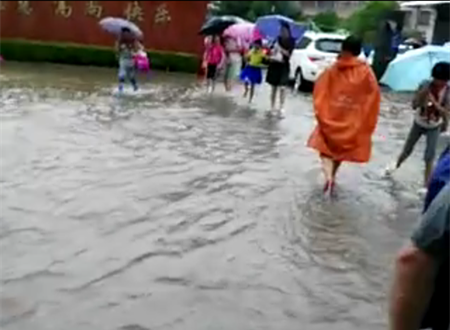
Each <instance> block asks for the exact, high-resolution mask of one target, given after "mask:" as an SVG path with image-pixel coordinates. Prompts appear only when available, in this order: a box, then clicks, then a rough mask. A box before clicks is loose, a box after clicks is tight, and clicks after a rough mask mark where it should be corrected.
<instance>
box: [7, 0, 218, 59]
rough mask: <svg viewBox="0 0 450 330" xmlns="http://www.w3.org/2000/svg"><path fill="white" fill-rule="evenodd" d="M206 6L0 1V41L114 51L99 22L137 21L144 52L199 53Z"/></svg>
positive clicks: (193, 3) (203, 3)
mask: <svg viewBox="0 0 450 330" xmlns="http://www.w3.org/2000/svg"><path fill="white" fill-rule="evenodd" d="M208 2H209V1H1V2H0V37H1V38H8V39H28V40H35V41H49V42H52V41H53V42H69V43H78V44H90V45H99V46H112V45H113V44H114V41H115V40H114V38H113V37H112V36H111V35H108V34H107V33H106V32H104V31H102V30H101V29H100V27H99V25H98V21H99V20H100V19H101V18H103V17H107V16H114V17H124V18H127V19H129V20H131V21H133V22H135V23H136V24H137V25H138V26H139V27H140V28H141V29H142V32H143V33H144V44H145V46H146V48H148V49H154V50H161V51H172V52H181V53H190V54H200V53H201V51H202V47H203V43H202V39H201V38H200V37H199V35H198V31H199V29H200V27H201V25H202V24H203V22H204V19H205V15H206V8H207V4H208Z"/></svg>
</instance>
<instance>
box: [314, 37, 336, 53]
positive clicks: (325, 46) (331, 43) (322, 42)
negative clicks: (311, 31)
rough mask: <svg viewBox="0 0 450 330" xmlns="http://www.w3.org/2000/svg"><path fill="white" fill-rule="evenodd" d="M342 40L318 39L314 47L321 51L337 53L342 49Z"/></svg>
mask: <svg viewBox="0 0 450 330" xmlns="http://www.w3.org/2000/svg"><path fill="white" fill-rule="evenodd" d="M342 42H343V40H340V39H319V40H317V41H316V48H317V50H320V51H321V52H326V53H336V54H339V53H340V52H341V49H342Z"/></svg>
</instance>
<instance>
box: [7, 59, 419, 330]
mask: <svg viewBox="0 0 450 330" xmlns="http://www.w3.org/2000/svg"><path fill="white" fill-rule="evenodd" d="M6 64H7V65H6V66H3V67H2V69H1V73H0V82H1V88H0V104H1V108H0V116H1V117H0V118H1V128H0V155H1V157H0V180H1V181H0V182H1V185H0V194H1V203H0V212H1V213H0V214H1V228H0V244H1V245H0V248H1V250H0V251H1V270H2V272H1V281H2V284H1V291H0V293H1V298H0V308H1V317H0V327H1V328H2V329H7V330H10V329H11V330H16V329H20V330H23V329H33V330H43V329H45V330H50V329H51V330H53V329H55V330H61V329H64V330H79V329H83V330H91V329H92V330H103V329H104V330H111V329H122V330H145V329H183V330H188V329H195V330H206V329H207V330H216V329H233V330H241V329H242V330H247V329H277V330H290V329H300V328H301V329H308V330H316V329H317V330H319V329H320V330H321V329H327V330H328V329H333V330H341V329H342V330H353V329H354V330H360V329H365V330H371V329H383V328H384V327H385V324H386V316H385V309H386V290H387V288H388V285H389V278H390V270H391V265H392V259H393V257H394V254H395V252H396V250H397V249H398V248H399V247H400V246H401V245H402V244H403V243H404V242H405V239H406V238H407V237H408V235H409V234H410V233H411V230H412V228H413V226H414V224H415V223H416V219H417V214H418V213H419V212H420V205H421V202H420V197H419V196H418V194H417V193H416V191H417V189H418V188H419V187H420V182H421V179H422V176H421V170H422V164H421V155H422V150H423V141H422V142H421V143H420V145H419V147H418V148H417V150H416V151H415V153H414V155H413V156H412V157H411V159H410V160H409V161H408V162H407V163H406V164H405V165H404V167H403V168H402V169H401V171H400V172H398V173H397V174H396V175H395V178H394V179H393V180H386V179H383V178H382V177H381V175H380V173H381V171H382V169H383V167H384V166H385V165H386V164H387V163H388V162H390V161H391V160H392V159H393V158H394V157H395V156H396V154H397V153H398V152H399V151H400V148H401V146H402V143H403V139H404V138H405V135H406V134H407V130H408V128H409V124H410V121H411V112H410V111H408V101H407V100H408V97H407V96H392V95H387V96H385V100H384V102H383V107H382V113H381V118H380V121H379V126H378V129H377V132H376V134H375V137H374V149H373V160H372V162H371V163H369V164H368V165H365V166H359V165H346V166H344V168H343V169H342V173H341V175H340V177H339V182H338V184H339V187H338V197H337V198H336V199H335V200H330V199H327V198H323V196H322V195H321V187H322V184H321V172H320V166H319V162H318V159H317V155H316V154H315V153H314V152H313V151H311V150H309V149H307V148H306V147H305V143H306V140H307V137H308V135H309V133H310V132H311V130H312V128H313V126H314V118H313V112H312V106H311V96H310V95H301V94H292V95H290V96H289V99H288V104H287V106H286V111H287V116H286V118H285V119H284V120H282V121H277V120H270V119H267V118H265V117H264V114H263V112H264V110H265V109H267V107H268V93H267V92H268V90H267V87H264V86H263V87H262V88H260V89H259V90H258V91H257V100H256V101H255V103H254V104H253V105H252V106H251V107H249V106H248V105H246V102H245V100H243V99H242V97H241V95H240V93H241V90H240V88H236V89H235V90H234V91H233V92H232V93H231V94H225V93H224V92H223V88H222V87H221V86H220V87H219V88H218V91H217V94H216V95H215V96H214V97H208V96H207V95H205V93H204V90H203V89H202V88H201V87H199V85H198V83H197V81H196V80H195V77H193V76H181V75H169V74H162V73H156V74H152V76H151V77H150V79H149V80H148V81H146V83H145V84H144V85H143V86H142V90H141V92H140V93H139V94H138V95H134V96H128V95H125V96H124V97H121V98H117V97H114V96H112V95H111V91H112V90H113V89H114V87H115V81H114V76H115V72H114V71H111V70H105V69H93V68H80V67H65V66H55V65H38V64H33V65H32V64H14V63H6Z"/></svg>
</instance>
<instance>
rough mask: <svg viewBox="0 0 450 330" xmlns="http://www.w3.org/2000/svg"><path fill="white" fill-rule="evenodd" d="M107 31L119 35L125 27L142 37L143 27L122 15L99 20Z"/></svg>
mask: <svg viewBox="0 0 450 330" xmlns="http://www.w3.org/2000/svg"><path fill="white" fill-rule="evenodd" d="M99 24H100V26H101V27H102V28H103V29H104V30H105V31H107V32H109V33H112V34H115V35H119V34H120V33H121V32H122V29H123V28H128V29H129V30H130V31H131V33H133V34H134V35H135V36H136V37H137V38H142V35H143V34H142V31H141V29H140V28H139V27H138V26H137V25H136V24H134V23H132V22H130V21H128V20H126V19H124V18H120V17H105V18H103V19H102V20H101V21H100V22H99Z"/></svg>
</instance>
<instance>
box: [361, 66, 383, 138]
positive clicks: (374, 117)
mask: <svg viewBox="0 0 450 330" xmlns="http://www.w3.org/2000/svg"><path fill="white" fill-rule="evenodd" d="M367 79H368V88H367V92H368V93H367V99H366V104H367V105H369V106H367V107H366V108H367V109H368V110H369V112H368V113H366V114H365V117H366V119H365V120H366V121H367V122H368V123H369V125H368V128H369V131H368V132H366V134H370V135H372V133H373V132H374V131H375V128H376V127H377V123H378V116H379V114H380V103H381V91H380V85H379V84H378V81H377V78H376V77H375V74H374V73H373V70H372V69H371V68H370V67H367ZM365 127H366V128H367V126H365Z"/></svg>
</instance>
